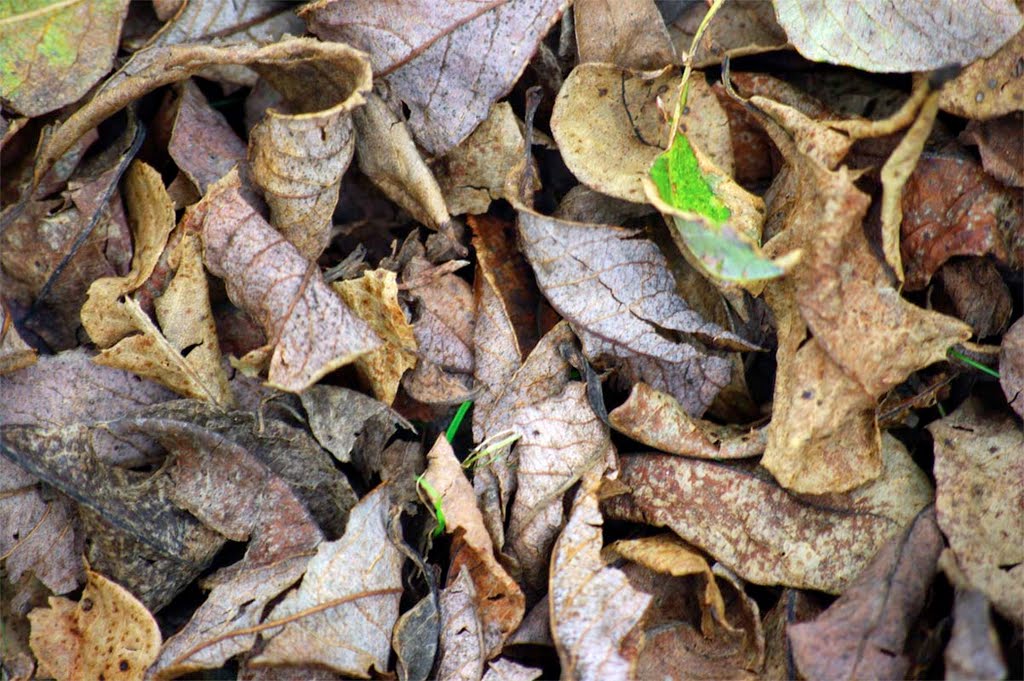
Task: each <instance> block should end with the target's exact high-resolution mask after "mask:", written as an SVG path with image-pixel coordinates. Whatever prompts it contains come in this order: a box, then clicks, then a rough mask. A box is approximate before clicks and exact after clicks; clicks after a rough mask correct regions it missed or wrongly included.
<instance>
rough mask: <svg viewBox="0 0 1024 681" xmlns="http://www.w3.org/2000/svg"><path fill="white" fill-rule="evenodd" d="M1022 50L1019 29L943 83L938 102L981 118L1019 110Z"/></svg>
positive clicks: (1023, 86) (1023, 34)
mask: <svg viewBox="0 0 1024 681" xmlns="http://www.w3.org/2000/svg"><path fill="white" fill-rule="evenodd" d="M1018 28H1019V24H1018ZM989 35H991V34H989ZM1011 35H1012V32H1011ZM993 37H994V36H993ZM1022 51H1024V31H1019V30H1018V31H1017V35H1015V36H1013V37H1012V38H1010V39H1009V40H1008V41H1006V42H1005V43H1004V44H1003V46H1002V47H1000V48H999V50H998V51H996V53H995V54H992V55H991V56H988V55H981V56H987V57H988V58H986V59H978V60H977V61H976V62H974V63H973V64H970V65H968V66H967V68H965V69H964V70H963V71H962V72H960V75H958V76H957V77H956V78H954V79H953V80H952V81H950V82H949V83H946V85H945V87H943V88H942V96H941V98H940V99H939V106H941V107H942V110H943V111H948V112H949V113H951V114H953V115H955V116H963V117H964V118H975V119H982V120H984V119H988V118H994V117H996V116H1001V115H1003V114H1006V113H1010V112H1011V111H1017V110H1019V109H1020V108H1021V105H1022V102H1024V83H1022V82H1021V78H1020V70H1019V69H1020V66H1018V64H1019V63H1020V62H1019V59H1020V55H1021V52H1022Z"/></svg>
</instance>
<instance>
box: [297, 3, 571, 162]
mask: <svg viewBox="0 0 1024 681" xmlns="http://www.w3.org/2000/svg"><path fill="white" fill-rule="evenodd" d="M567 4H568V3H567V2H565V0H503V1H500V2H484V3H481V2H476V1H474V0H456V1H454V2H447V3H444V4H442V5H438V4H437V3H434V2H430V1H429V0H416V1H415V2H395V1H391V2H376V1H374V0H365V1H363V2H360V3H358V4H356V3H343V2H336V1H335V0H319V1H318V2H315V3H313V4H311V5H309V6H308V7H306V8H305V9H303V11H302V12H300V16H302V18H304V19H305V20H306V23H307V26H308V27H309V30H310V32H312V33H313V34H315V35H317V36H319V37H320V38H322V39H324V40H333V41H338V42H344V43H349V44H351V45H353V46H355V47H357V48H359V49H361V50H364V51H365V52H368V53H369V54H370V60H371V61H372V63H373V70H374V73H376V74H381V75H382V76H383V77H384V79H385V82H386V83H387V85H388V87H389V88H390V90H391V91H392V93H393V96H394V97H396V98H397V99H400V100H401V101H403V102H404V103H405V105H406V106H408V107H409V110H410V112H411V113H410V117H409V127H410V128H411V129H412V131H413V134H414V135H415V136H416V140H417V142H419V144H420V146H422V147H423V148H424V149H426V150H427V152H428V153H430V154H431V155H432V156H441V155H443V154H444V153H445V152H447V151H448V150H449V149H451V148H452V147H454V146H455V145H457V144H458V143H459V142H461V141H462V140H464V139H465V138H466V137H467V136H469V134H470V133H471V132H473V129H474V128H476V126H477V124H479V123H480V121H482V120H484V119H485V118H487V113H488V111H490V108H491V104H493V103H494V102H495V100H497V99H498V98H499V97H501V96H503V95H505V94H506V93H507V92H508V91H509V90H511V89H512V86H513V84H515V82H516V81H517V80H518V79H519V76H520V75H521V74H522V72H523V70H524V69H525V68H526V64H527V62H528V61H529V60H530V57H532V56H533V53H534V51H535V50H536V49H537V44H538V43H539V42H540V40H541V39H542V38H543V37H544V34H545V33H547V32H548V29H549V28H551V26H552V25H553V24H554V23H555V22H556V21H557V20H558V18H559V16H561V14H562V11H563V10H564V9H565V7H566V5H567ZM383 27H386V29H385V28H383Z"/></svg>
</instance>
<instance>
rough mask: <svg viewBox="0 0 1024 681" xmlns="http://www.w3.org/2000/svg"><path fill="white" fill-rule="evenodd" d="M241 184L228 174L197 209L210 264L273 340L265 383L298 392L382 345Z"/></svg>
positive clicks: (232, 296) (268, 349) (197, 219)
mask: <svg viewBox="0 0 1024 681" xmlns="http://www.w3.org/2000/svg"><path fill="white" fill-rule="evenodd" d="M239 187H240V183H239V179H238V175H237V174H236V173H231V174H229V175H228V176H227V177H225V178H224V179H223V180H222V181H221V182H219V183H218V184H217V185H216V186H215V187H213V188H211V190H210V191H209V192H208V193H207V195H206V197H205V198H204V199H203V201H202V202H200V204H199V205H198V206H197V207H196V208H195V209H194V211H195V212H194V213H193V219H194V220H196V221H197V222H201V224H202V228H203V245H204V253H203V255H204V259H205V261H206V266H207V267H208V268H209V269H210V271H211V272H213V273H214V274H215V275H217V276H219V277H222V278H223V279H224V281H225V284H226V286H227V290H228V296H229V297H230V298H231V299H232V302H234V303H235V304H237V305H238V306H239V307H241V308H242V309H244V310H246V312H248V313H249V314H250V315H251V316H253V317H254V318H255V319H256V320H258V321H259V323H260V325H261V326H262V327H263V329H264V331H265V332H266V334H267V336H268V338H270V339H271V341H270V343H268V345H267V346H266V348H264V350H266V351H270V350H272V355H271V358H270V372H269V376H268V383H269V384H270V385H271V386H273V387H277V388H280V389H281V390H286V391H289V392H301V391H303V390H305V389H306V388H308V387H309V386H310V385H312V384H313V383H315V382H316V381H318V380H319V379H320V378H321V377H322V376H324V375H325V374H327V373H329V372H331V371H333V370H334V369H337V368H338V367H340V366H343V365H345V364H348V363H349V362H352V361H353V360H355V359H356V358H357V357H359V356H360V355H362V354H365V353H367V352H370V351H372V350H375V349H377V348H378V347H380V345H381V341H380V339H378V338H377V336H376V334H374V333H373V331H372V330H371V329H370V328H369V327H368V326H367V325H366V323H365V322H363V321H362V320H361V319H359V318H358V317H356V316H355V315H354V314H353V313H352V312H351V310H349V309H348V308H347V307H345V305H344V304H343V303H342V302H341V300H339V299H338V297H337V296H336V295H335V294H334V293H333V292H332V291H331V290H330V289H329V288H328V287H327V285H326V284H325V283H324V281H323V278H322V276H321V275H320V273H319V269H318V268H317V267H316V263H310V262H307V261H306V260H305V259H304V258H302V256H301V255H300V254H299V253H298V251H296V250H295V248H294V247H293V246H292V245H291V244H290V243H288V242H287V241H284V240H283V239H281V237H280V236H279V235H278V234H277V232H275V231H274V230H273V229H271V228H270V226H269V225H268V224H267V223H266V222H265V221H264V220H263V218H262V217H260V215H259V214H257V213H255V212H254V211H253V209H252V208H251V207H250V206H249V204H248V203H247V202H246V201H245V199H244V198H243V197H242V195H241V193H240V192H239ZM186 219H188V218H187V217H186ZM254 352H260V351H254ZM251 354H253V353H250V355H251Z"/></svg>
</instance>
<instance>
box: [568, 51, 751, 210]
mask: <svg viewBox="0 0 1024 681" xmlns="http://www.w3.org/2000/svg"><path fill="white" fill-rule="evenodd" d="M679 82H680V74H679V70H678V69H676V68H666V69H664V70H662V71H657V72H650V71H630V70H628V69H623V68H620V67H617V66H613V65H611V64H582V65H580V66H577V67H576V68H575V69H573V71H572V73H570V74H569V77H568V78H566V80H565V85H563V86H562V89H561V90H560V91H559V92H558V98H557V99H556V100H555V108H554V111H553V112H552V114H551V132H552V134H553V135H554V137H555V141H556V142H557V143H558V150H559V151H560V152H561V154H562V158H563V159H564V161H565V164H566V165H567V166H568V167H569V170H571V171H572V173H573V175H575V176H576V177H577V178H578V179H579V180H580V181H581V182H583V184H585V185H587V186H588V187H590V188H591V189H594V190H596V191H599V192H602V193H604V194H609V195H611V196H614V197H615V198H619V199H626V200H627V201H633V202H635V203H645V202H646V200H647V199H646V198H645V196H644V190H643V186H642V185H641V178H644V177H647V172H648V170H650V167H651V164H652V163H653V162H654V159H655V157H657V156H658V154H660V153H662V151H664V148H663V145H664V144H666V142H667V141H668V128H669V125H668V124H667V123H666V121H665V118H664V114H663V110H662V109H659V104H658V102H659V100H660V102H661V103H662V106H663V107H667V109H668V110H671V107H672V104H673V103H674V102H675V101H676V98H677V97H678V93H679ZM687 108H688V109H689V112H688V113H687V115H685V116H683V117H682V118H681V119H680V124H681V126H683V129H684V130H685V131H686V134H687V138H688V139H689V140H690V141H691V142H692V143H693V144H694V145H695V146H697V147H699V148H700V149H701V151H703V152H704V153H705V154H706V155H707V156H708V157H709V158H710V159H711V160H712V161H713V162H714V163H715V165H717V166H718V167H719V168H721V169H722V170H723V171H724V172H725V173H726V174H730V175H731V174H732V169H733V156H732V143H731V141H730V139H729V126H728V125H727V122H726V116H725V110H724V109H723V108H722V105H721V104H719V103H718V98H717V97H715V95H714V93H713V92H712V91H711V88H710V87H708V85H707V84H706V83H705V82H704V78H703V77H702V75H701V74H697V75H696V77H694V78H691V79H690V89H689V95H688V99H687Z"/></svg>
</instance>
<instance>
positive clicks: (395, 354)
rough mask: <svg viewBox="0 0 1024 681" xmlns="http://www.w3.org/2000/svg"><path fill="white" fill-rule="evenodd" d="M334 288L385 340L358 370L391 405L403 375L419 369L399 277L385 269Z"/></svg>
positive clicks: (358, 363) (360, 361) (360, 360)
mask: <svg viewBox="0 0 1024 681" xmlns="http://www.w3.org/2000/svg"><path fill="white" fill-rule="evenodd" d="M331 286H332V288H333V289H334V291H335V293H337V294H338V295H339V296H341V299H342V301H344V303H345V304H346V305H347V306H348V307H349V308H350V309H351V310H352V311H353V312H355V313H356V315H357V316H358V317H359V318H360V319H362V320H363V321H364V322H366V323H367V324H368V325H369V326H370V328H371V329H373V330H374V332H375V333H376V334H377V335H378V336H380V337H381V339H382V340H383V341H384V345H383V346H382V347H381V348H380V349H378V350H374V351H373V352H369V353H367V354H365V355H361V356H360V357H358V358H356V369H358V370H359V373H360V375H361V376H362V377H363V378H364V379H366V381H367V382H369V384H370V388H371V389H372V390H373V394H374V395H375V396H376V397H377V399H379V400H380V401H381V402H383V403H384V404H388V405H390V404H391V403H392V402H394V401H395V395H396V394H397V393H398V384H399V382H400V381H401V380H402V375H403V374H404V373H405V372H406V370H407V369H412V368H413V367H414V366H416V357H417V352H418V349H419V348H418V346H417V345H416V337H415V335H414V334H413V327H412V325H411V324H409V322H408V320H407V319H406V318H405V311H404V310H403V309H402V306H401V304H400V303H399V302H398V282H397V279H396V275H395V273H394V272H391V271H389V270H385V269H376V270H370V271H369V272H364V273H363V276H361V277H360V278H358V279H348V280H345V281H337V282H334V283H333V284H332V285H331Z"/></svg>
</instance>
